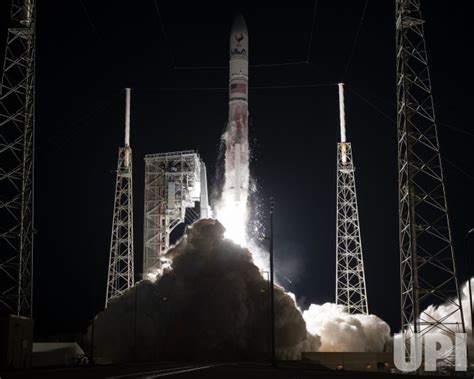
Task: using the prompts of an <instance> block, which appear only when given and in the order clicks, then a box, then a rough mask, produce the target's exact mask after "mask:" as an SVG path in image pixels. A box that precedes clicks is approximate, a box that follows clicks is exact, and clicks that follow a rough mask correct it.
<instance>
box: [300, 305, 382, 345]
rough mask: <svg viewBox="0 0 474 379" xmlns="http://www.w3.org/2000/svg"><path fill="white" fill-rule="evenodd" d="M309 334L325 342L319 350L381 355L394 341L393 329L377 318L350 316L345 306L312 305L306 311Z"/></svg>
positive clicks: (305, 318) (359, 315) (305, 316)
mask: <svg viewBox="0 0 474 379" xmlns="http://www.w3.org/2000/svg"><path fill="white" fill-rule="evenodd" d="M303 318H304V320H305V321H306V328H307V330H308V332H309V333H311V334H314V335H318V336H319V337H320V339H321V347H320V349H319V351H339V352H344V351H362V352H364V351H367V352H369V351H370V352H381V351H383V350H384V347H385V345H386V343H387V342H388V341H390V327H389V326H388V324H387V323H386V322H385V321H383V320H382V319H380V318H379V317H377V316H375V315H363V314H349V313H347V311H346V309H345V307H344V306H342V305H338V304H333V303H324V304H323V305H317V304H311V305H310V307H309V308H308V309H307V310H305V311H304V312H303Z"/></svg>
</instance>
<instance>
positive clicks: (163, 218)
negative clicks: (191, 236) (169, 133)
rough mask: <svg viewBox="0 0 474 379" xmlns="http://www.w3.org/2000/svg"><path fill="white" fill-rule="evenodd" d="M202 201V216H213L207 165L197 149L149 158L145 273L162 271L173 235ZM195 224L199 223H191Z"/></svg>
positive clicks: (146, 172)
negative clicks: (164, 258)
mask: <svg viewBox="0 0 474 379" xmlns="http://www.w3.org/2000/svg"><path fill="white" fill-rule="evenodd" d="M196 202H199V209H200V212H199V213H200V214H199V215H196V216H195V217H194V218H195V219H197V218H198V217H201V218H207V217H209V203H208V193H207V176H206V166H205V164H204V162H203V161H202V160H201V158H200V157H199V154H198V153H197V152H195V151H193V150H187V151H177V152H171V153H162V154H149V155H146V156H145V204H144V205H145V212H144V213H145V220H144V247H143V272H144V273H145V274H148V273H154V272H155V271H156V270H157V269H160V268H161V259H162V257H163V255H164V254H165V252H166V251H167V250H168V249H169V247H170V234H171V232H172V231H173V230H174V229H175V228H176V227H177V226H178V225H179V224H181V223H182V222H184V221H185V216H186V209H187V208H194V207H195V206H196V204H195V203H196ZM191 221H195V220H191Z"/></svg>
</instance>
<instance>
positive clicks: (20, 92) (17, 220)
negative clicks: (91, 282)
mask: <svg viewBox="0 0 474 379" xmlns="http://www.w3.org/2000/svg"><path fill="white" fill-rule="evenodd" d="M35 13H36V10H35V1H34V0H13V1H12V7H11V17H10V20H11V26H10V28H9V29H8V36H7V44H6V50H5V57H4V63H3V75H2V83H1V87H0V315H6V314H16V315H21V316H26V317H31V315H32V276H33V272H32V270H33V160H34V82H35V63H34V62H35Z"/></svg>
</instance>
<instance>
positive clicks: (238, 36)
mask: <svg viewBox="0 0 474 379" xmlns="http://www.w3.org/2000/svg"><path fill="white" fill-rule="evenodd" d="M248 47H249V45H248V33H247V26H246V24H245V20H244V18H243V17H242V15H241V14H239V15H237V17H236V18H235V20H234V24H233V26H232V30H231V34H230V73H229V121H228V124H227V129H226V133H225V142H226V179H225V188H224V193H226V194H232V195H233V196H232V198H230V199H227V200H228V201H234V202H235V204H236V205H237V206H238V207H246V206H247V193H248V187H249V144H248V69H249V63H248V62H249V61H248Z"/></svg>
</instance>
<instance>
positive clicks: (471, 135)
mask: <svg viewBox="0 0 474 379" xmlns="http://www.w3.org/2000/svg"><path fill="white" fill-rule="evenodd" d="M346 88H348V89H349V90H350V91H352V92H353V93H354V94H355V95H357V96H358V97H359V98H361V99H362V100H363V101H364V102H366V103H367V104H369V105H370V106H371V107H372V108H374V109H375V110H377V112H379V113H380V114H382V115H383V116H384V117H386V118H387V119H388V120H390V121H392V122H393V123H395V124H396V121H395V120H394V119H393V118H391V117H390V116H389V115H388V114H387V113H385V112H384V111H383V110H382V109H380V108H379V107H377V106H376V105H375V104H374V103H373V102H371V101H370V100H369V99H367V98H366V97H364V96H362V95H361V94H360V93H359V92H357V91H356V90H355V89H354V88H352V87H351V86H349V85H348V84H346ZM377 99H378V100H380V101H383V100H382V99H380V98H379V97H377ZM383 102H384V103H387V104H390V105H392V106H393V105H395V104H394V103H390V102H387V101H383ZM436 124H437V125H440V126H442V127H444V128H447V129H451V130H454V131H456V132H459V133H463V134H465V135H467V136H470V137H474V133H471V132H468V131H467V130H464V129H460V128H456V127H454V126H451V125H448V124H446V123H444V122H440V121H438V120H437V121H436Z"/></svg>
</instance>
